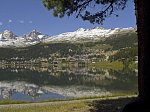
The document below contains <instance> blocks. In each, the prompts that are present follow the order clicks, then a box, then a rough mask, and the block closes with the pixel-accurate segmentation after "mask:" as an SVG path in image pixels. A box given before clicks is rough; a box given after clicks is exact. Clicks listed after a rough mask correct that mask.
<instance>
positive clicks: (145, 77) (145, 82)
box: [122, 0, 150, 112]
mask: <svg viewBox="0 0 150 112" xmlns="http://www.w3.org/2000/svg"><path fill="white" fill-rule="evenodd" d="M134 1H135V10H136V19H137V33H138V57H139V58H138V71H139V73H138V89H139V96H138V99H137V100H136V101H134V102H131V103H129V104H127V105H126V106H125V107H124V109H123V111H122V112H150V12H149V11H150V5H149V3H148V0H134Z"/></svg>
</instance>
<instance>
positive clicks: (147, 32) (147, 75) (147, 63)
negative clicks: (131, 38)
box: [135, 0, 150, 101]
mask: <svg viewBox="0 0 150 112" xmlns="http://www.w3.org/2000/svg"><path fill="white" fill-rule="evenodd" d="M135 4H136V8H137V16H136V17H137V32H138V52H139V53H138V56H139V60H138V61H139V65H138V70H139V73H138V74H139V79H138V85H139V97H140V98H141V99H143V100H145V101H148V100H149V101H150V13H149V10H150V5H149V3H148V0H135Z"/></svg>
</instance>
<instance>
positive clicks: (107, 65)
mask: <svg viewBox="0 0 150 112" xmlns="http://www.w3.org/2000/svg"><path fill="white" fill-rule="evenodd" d="M87 66H88V68H93V67H95V68H103V69H113V70H122V69H123V66H124V65H123V63H122V62H120V61H114V62H109V61H103V62H96V63H88V65H87Z"/></svg>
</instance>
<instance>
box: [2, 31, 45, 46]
mask: <svg viewBox="0 0 150 112" xmlns="http://www.w3.org/2000/svg"><path fill="white" fill-rule="evenodd" d="M47 37H48V36H47V35H43V34H42V33H40V32H38V31H37V30H33V31H32V32H30V33H29V34H25V35H23V36H17V35H15V34H14V33H13V32H12V31H10V30H5V31H4V32H2V33H0V47H2V48H10V47H27V46H31V45H35V44H37V43H40V42H41V41H42V40H43V39H44V38H47Z"/></svg>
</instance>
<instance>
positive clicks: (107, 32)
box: [44, 27, 135, 43]
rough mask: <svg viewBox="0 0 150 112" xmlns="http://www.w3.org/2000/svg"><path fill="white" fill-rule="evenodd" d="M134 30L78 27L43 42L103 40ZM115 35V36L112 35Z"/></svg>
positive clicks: (130, 28)
mask: <svg viewBox="0 0 150 112" xmlns="http://www.w3.org/2000/svg"><path fill="white" fill-rule="evenodd" d="M130 32H135V28H132V27H129V28H114V29H104V28H101V27H95V28H92V29H84V28H79V29H78V30H76V31H74V32H66V33H62V34H59V35H56V36H51V37H50V38H47V39H45V40H44V42H73V43H75V42H81V43H82V42H89V41H104V40H106V39H107V38H110V37H112V36H114V35H117V34H126V33H130ZM114 37H115V36H114Z"/></svg>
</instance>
